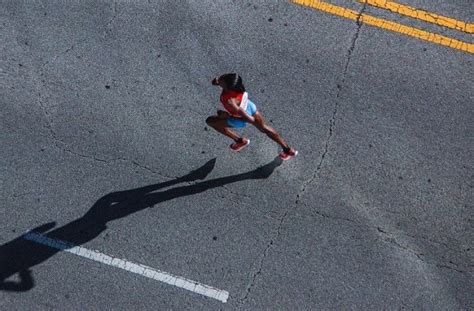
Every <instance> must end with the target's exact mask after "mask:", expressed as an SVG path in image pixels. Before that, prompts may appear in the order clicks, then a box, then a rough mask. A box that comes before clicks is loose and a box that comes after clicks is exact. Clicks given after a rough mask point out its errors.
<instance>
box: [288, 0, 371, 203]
mask: <svg viewBox="0 0 474 311" xmlns="http://www.w3.org/2000/svg"><path fill="white" fill-rule="evenodd" d="M366 7H367V4H366V3H364V4H363V6H362V8H361V9H360V11H359V12H358V15H357V19H356V25H357V28H356V32H355V33H354V35H353V37H352V40H351V45H350V46H349V49H348V50H347V55H346V64H345V66H344V70H343V72H342V78H341V82H340V83H338V84H337V93H336V98H335V100H334V109H333V112H332V116H331V119H330V120H329V129H328V137H327V139H326V141H325V144H324V151H323V153H322V155H321V158H320V160H319V163H318V165H317V167H316V171H315V173H314V174H313V176H312V177H311V178H310V179H308V180H307V181H306V182H304V183H303V186H302V188H301V190H300V192H299V193H298V194H297V199H296V204H299V202H300V199H301V194H302V193H303V192H305V191H306V188H307V187H308V186H309V185H310V184H311V183H312V182H313V181H314V180H315V179H316V178H317V176H318V173H319V172H320V170H321V168H322V166H323V162H324V159H325V158H326V155H327V154H328V152H329V144H330V142H331V138H332V136H333V132H334V128H335V126H336V115H337V112H338V109H339V98H340V97H341V93H342V89H343V87H344V84H345V83H346V75H347V70H348V68H349V64H350V62H351V59H352V54H353V52H354V50H355V47H356V43H357V39H358V38H359V33H360V30H361V28H362V22H361V17H362V14H364V12H365V10H366Z"/></svg>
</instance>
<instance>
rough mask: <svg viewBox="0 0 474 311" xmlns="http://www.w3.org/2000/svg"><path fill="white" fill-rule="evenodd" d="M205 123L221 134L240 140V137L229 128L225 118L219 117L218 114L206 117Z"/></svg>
mask: <svg viewBox="0 0 474 311" xmlns="http://www.w3.org/2000/svg"><path fill="white" fill-rule="evenodd" d="M206 123H207V124H208V125H209V126H210V127H212V128H213V129H215V130H216V131H218V132H219V133H221V134H224V135H225V136H227V137H229V138H231V139H233V140H234V141H236V142H238V141H240V139H241V137H240V136H239V135H238V134H237V133H236V132H234V131H232V130H231V128H230V127H229V125H228V124H227V119H225V118H222V117H219V116H211V117H209V118H207V119H206Z"/></svg>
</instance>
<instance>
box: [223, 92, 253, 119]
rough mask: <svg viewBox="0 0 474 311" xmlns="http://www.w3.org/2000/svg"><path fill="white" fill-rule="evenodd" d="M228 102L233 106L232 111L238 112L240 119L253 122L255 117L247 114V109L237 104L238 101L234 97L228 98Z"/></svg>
mask: <svg viewBox="0 0 474 311" xmlns="http://www.w3.org/2000/svg"><path fill="white" fill-rule="evenodd" d="M228 103H229V105H230V106H231V107H232V108H233V110H234V111H233V112H234V113H238V114H239V115H240V116H241V117H242V119H244V120H245V121H247V122H249V123H254V122H255V118H254V117H252V116H251V115H249V114H248V113H247V111H245V109H243V108H242V107H240V106H239V101H238V100H237V99H236V98H231V99H229V101H228Z"/></svg>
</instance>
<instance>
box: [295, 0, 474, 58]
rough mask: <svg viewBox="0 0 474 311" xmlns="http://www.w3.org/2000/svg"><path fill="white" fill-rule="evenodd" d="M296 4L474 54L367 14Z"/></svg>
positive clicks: (314, 2)
mask: <svg viewBox="0 0 474 311" xmlns="http://www.w3.org/2000/svg"><path fill="white" fill-rule="evenodd" d="M289 1H290V2H293V3H295V4H299V5H302V6H306V7H310V8H313V9H317V10H320V11H323V12H326V13H330V14H334V15H337V16H342V17H345V18H348V19H351V20H357V19H359V22H361V23H364V24H367V25H372V26H375V27H379V28H382V29H386V30H390V31H394V32H398V33H401V34H404V35H407V36H411V37H414V38H418V39H421V40H425V41H429V42H432V43H436V44H440V45H444V46H447V47H450V48H453V49H457V50H461V51H465V52H468V53H472V54H474V44H472V43H468V42H463V41H459V40H456V39H453V38H449V37H445V36H442V35H438V34H435V33H431V32H428V31H424V30H421V29H418V28H413V27H410V26H405V25H402V24H399V23H395V22H391V21H388V20H384V19H382V18H378V17H373V16H370V15H367V14H360V13H359V12H357V11H354V10H350V9H346V8H343V7H340V6H336V5H333V4H329V3H326V2H323V1H320V0H289Z"/></svg>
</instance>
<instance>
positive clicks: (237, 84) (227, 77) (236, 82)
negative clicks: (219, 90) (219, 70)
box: [219, 73, 245, 92]
mask: <svg viewBox="0 0 474 311" xmlns="http://www.w3.org/2000/svg"><path fill="white" fill-rule="evenodd" d="M221 79H222V81H224V83H225V85H226V87H227V88H228V89H229V90H231V91H237V92H245V86H244V83H243V82H242V77H241V76H239V75H238V74H236V73H226V74H224V75H222V76H220V77H219V80H221Z"/></svg>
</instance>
